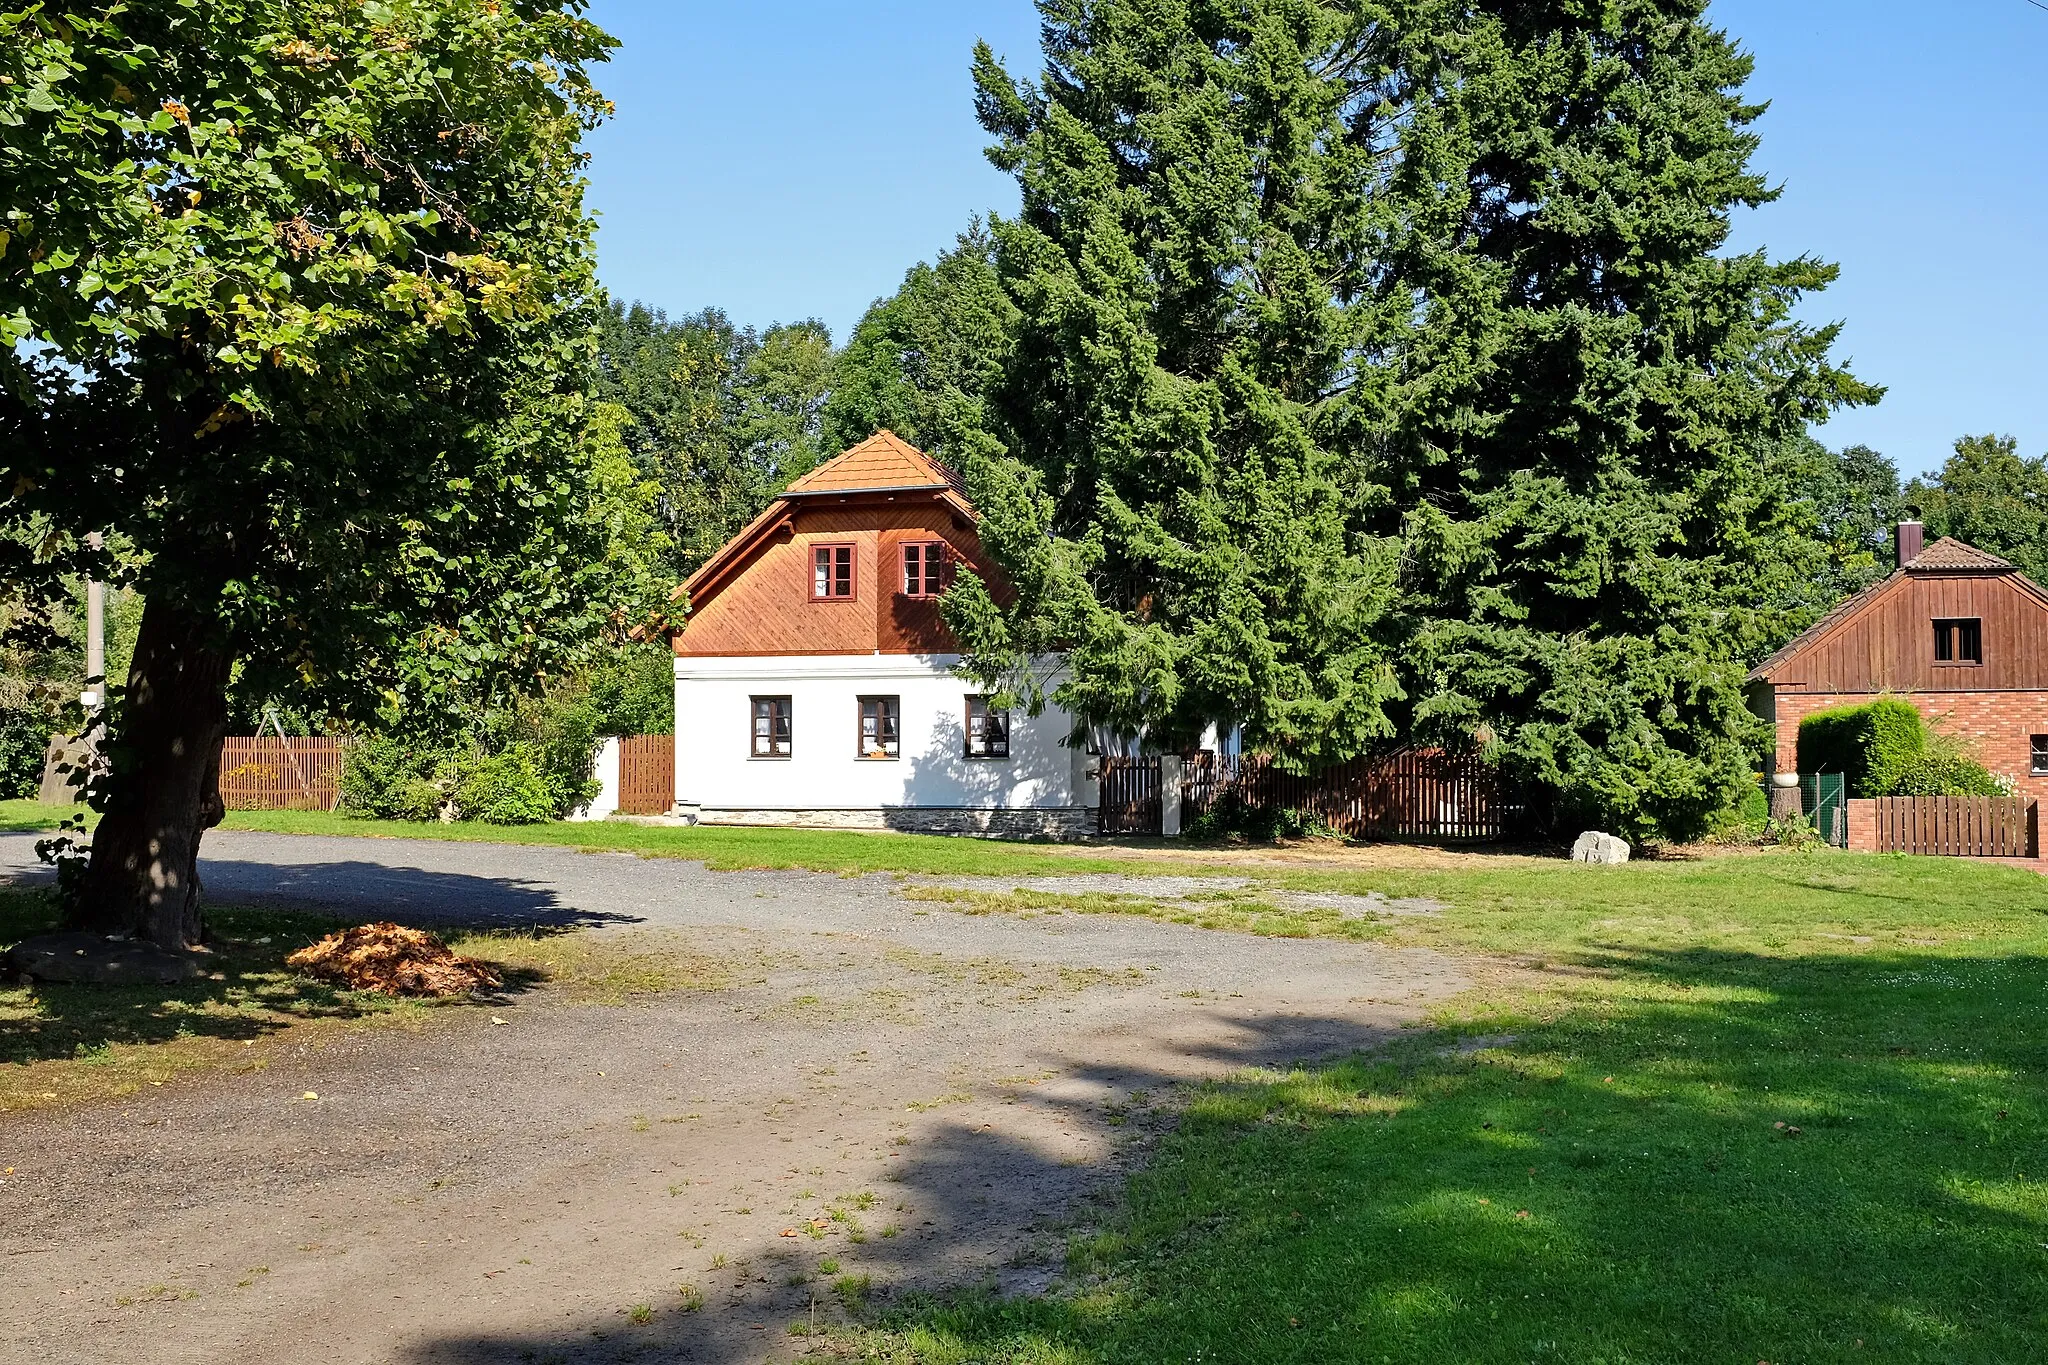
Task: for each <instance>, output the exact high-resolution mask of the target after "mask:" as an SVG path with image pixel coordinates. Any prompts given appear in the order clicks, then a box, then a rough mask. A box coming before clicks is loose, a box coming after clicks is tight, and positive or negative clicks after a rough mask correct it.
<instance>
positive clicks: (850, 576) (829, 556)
mask: <svg viewBox="0 0 2048 1365" xmlns="http://www.w3.org/2000/svg"><path fill="white" fill-rule="evenodd" d="M859 595H860V555H859V553H858V552H857V550H856V547H855V546H854V543H853V542H852V541H850V540H847V541H836V540H835V541H831V542H829V543H827V544H823V545H813V546H811V600H812V601H813V602H851V601H853V600H854V599H855V598H857V597H859Z"/></svg>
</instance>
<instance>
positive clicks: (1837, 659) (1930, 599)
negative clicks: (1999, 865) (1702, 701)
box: [1749, 521, 2048, 798]
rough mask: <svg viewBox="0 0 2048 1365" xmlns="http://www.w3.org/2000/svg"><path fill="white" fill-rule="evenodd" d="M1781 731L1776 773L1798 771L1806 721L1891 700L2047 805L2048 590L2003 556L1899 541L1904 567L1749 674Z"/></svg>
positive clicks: (1958, 545)
mask: <svg viewBox="0 0 2048 1365" xmlns="http://www.w3.org/2000/svg"><path fill="white" fill-rule="evenodd" d="M1749 677H1750V682H1751V684H1752V686H1753V693H1752V701H1753V704H1754V705H1755V707H1756V709H1757V712H1758V714H1760V715H1762V716H1763V717H1764V718H1765V719H1766V720H1769V721H1771V722H1772V723H1773V724H1774V725H1775V726H1776V727H1777V739H1778V742H1777V751H1776V754H1775V756H1774V758H1775V764H1774V771H1777V772H1791V771H1793V770H1794V768H1795V766H1796V764H1797V754H1798V745H1799V722H1800V721H1801V720H1802V719H1804V718H1805V717H1806V716H1809V715H1811V714H1812V713H1814V712H1815V711H1819V710H1821V709H1823V708H1825V707H1830V706H1839V705H1848V704H1854V703H1858V702H1865V701H1871V700H1874V699H1875V698H1877V697H1880V696H1896V697H1899V698H1902V699H1904V700H1906V701H1910V702H1911V703H1912V704H1913V705H1914V707H1915V708H1917V709H1918V710H1919V712H1920V714H1921V715H1922V716H1924V717H1925V718H1926V719H1927V722H1928V725H1929V727H1930V728H1932V729H1934V730H1937V731H1940V732H1942V733H1945V734H1951V735H1956V736H1958V737H1961V738H1965V739H1967V740H1969V741H1970V742H1971V744H1972V745H1973V747H1974V748H1975V751H1976V755H1977V757H1978V759H1979V760H1980V761H1981V762H1982V763H1983V764H1984V766H1985V767H1987V768H1989V769H1990V770H1991V771H1992V772H1993V773H1996V774H1999V775H2001V776H2004V777H2009V778H2011V779H2012V780H2013V782H2014V784H2015V790H2016V791H2017V792H2018V793H2019V794H2020V795H2022V796H2030V797H2035V798H2042V797H2048V591H2043V590H2042V588H2041V587H2040V586H2039V585H2037V584H2036V583H2034V582H2033V580H2031V579H2029V578H2028V577H2027V576H2026V575H2025V574H2023V573H2021V572H2020V571H2019V570H2018V569H2016V568H2014V567H2013V566H2012V565H2011V564H2009V563H2007V562H2006V561H2005V560H2003V559H2000V558H1999V557H1998V556H1997V555H1993V554H1987V553H1985V552H1984V551H1982V550H1979V549H1977V548H1976V547H1975V546H1973V545H1965V544H1964V543H1963V542H1962V541H1960V540H1955V539H1952V538H1948V537H1944V538H1942V539H1940V540H1937V541H1935V542H1934V543H1933V544H1932V545H1924V544H1923V534H1922V531H1921V528H1920V524H1919V523H1918V522H1911V521H1909V522H1904V523H1902V524H1901V525H1900V526H1899V530H1898V568H1897V570H1895V571H1894V572H1893V573H1892V574H1891V576H1890V577H1888V578H1886V579H1884V580H1883V581H1881V582H1878V583H1873V584H1872V585H1871V586H1870V587H1868V588H1865V589H1864V590H1863V591H1862V592H1859V593H1857V594H1856V595H1854V596H1853V597H1850V598H1849V599H1848V600H1846V601H1844V602H1843V603H1842V604H1841V605H1840V606H1838V607H1836V608H1835V609H1834V610H1833V611H1831V612H1829V613H1828V614H1827V615H1826V616H1824V617H1822V618H1821V619H1820V620H1819V621H1817V622H1815V623H1814V625H1813V626H1812V628H1811V629H1809V630H1807V631H1806V632H1805V633H1804V634H1802V635H1801V636H1799V638H1797V639H1795V640H1793V641H1792V642H1791V643H1790V644H1788V645H1786V646H1785V647H1784V648H1783V649H1781V650H1779V651H1778V652H1777V653H1776V654H1773V655H1772V656H1771V657H1770V658H1768V659H1766V660H1764V662H1763V663H1762V664H1760V665H1758V666H1757V668H1756V669H1755V670H1754V671H1752V672H1751V673H1750V675H1749Z"/></svg>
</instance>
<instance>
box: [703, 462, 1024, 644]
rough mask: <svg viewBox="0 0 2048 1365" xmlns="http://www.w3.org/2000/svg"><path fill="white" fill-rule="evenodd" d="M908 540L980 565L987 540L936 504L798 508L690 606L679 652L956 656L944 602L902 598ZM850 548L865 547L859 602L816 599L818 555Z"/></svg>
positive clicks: (859, 564)
mask: <svg viewBox="0 0 2048 1365" xmlns="http://www.w3.org/2000/svg"><path fill="white" fill-rule="evenodd" d="M910 540H943V541H945V542H946V543H947V544H949V545H950V546H952V548H953V553H954V556H955V558H956V560H957V561H959V562H961V563H965V564H970V565H975V566H977V567H981V542H980V540H979V539H978V538H977V537H976V536H975V534H974V532H973V530H972V529H971V528H963V527H962V526H961V525H959V523H958V522H957V521H956V520H955V517H954V514H953V512H952V510H951V509H950V508H948V507H947V506H945V505H944V504H943V503H941V502H938V501H937V500H935V499H931V498H924V499H922V500H917V501H913V500H911V496H910V495H906V496H905V498H904V500H902V501H898V500H896V499H894V498H888V497H882V498H875V499H868V500H859V499H852V500H848V501H847V502H845V503H843V504H842V503H838V502H835V503H833V504H832V505H830V506H811V505H808V504H799V505H798V506H797V507H796V509H795V511H794V513H793V516H792V521H791V526H790V528H789V529H788V530H785V531H782V532H780V533H778V534H775V535H772V536H770V537H768V538H767V539H766V540H765V541H764V542H763V543H762V544H761V545H760V546H758V547H756V548H755V549H754V550H753V551H752V552H751V553H750V554H749V555H748V556H747V557H746V559H745V560H744V561H743V562H742V563H741V564H739V565H737V566H735V568H734V570H733V571H732V572H731V573H729V574H727V575H726V576H725V577H724V578H723V579H722V580H721V581H720V582H719V583H717V584H716V585H714V586H713V587H712V588H711V589H710V590H708V591H707V592H705V593H703V594H702V595H700V596H699V598H698V599H697V600H696V601H693V602H692V603H691V604H690V617H689V624H688V626H687V627H686V628H685V629H684V630H683V631H682V632H681V633H680V634H679V635H677V636H676V642H675V649H676V653H678V654H681V655H686V656H704V655H714V656H722V655H777V654H875V653H880V654H950V653H953V652H955V651H957V650H958V649H959V644H958V642H957V641H956V640H955V639H954V638H953V633H952V632H951V631H950V630H948V629H947V628H946V625H945V622H944V621H943V620H941V619H940V616H939V610H938V604H937V603H936V602H931V601H924V600H919V599H915V598H907V597H905V596H903V594H902V591H901V589H902V553H903V551H902V547H903V543H904V542H905V541H910ZM847 541H850V542H852V543H853V544H854V545H856V546H857V547H858V551H857V553H856V555H855V561H856V567H855V574H856V583H855V589H854V596H853V597H852V599H850V600H836V601H826V602H820V601H815V600H813V599H812V597H811V548H812V547H813V546H814V545H819V544H829V543H835V542H847ZM983 572H986V568H985V567H983Z"/></svg>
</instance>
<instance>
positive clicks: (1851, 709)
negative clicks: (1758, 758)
mask: <svg viewBox="0 0 2048 1365" xmlns="http://www.w3.org/2000/svg"><path fill="white" fill-rule="evenodd" d="M1926 748H1927V726H1926V723H1925V722H1924V721H1922V720H1921V719H1920V713H1919V712H1918V711H1917V710H1915V709H1914V708H1913V705H1912V703H1910V702H1905V701H1900V700H1899V699H1898V698H1896V697H1880V698H1879V699H1878V700H1876V701H1873V702H1865V703H1864V704H1862V705H1860V706H1836V707H1830V708H1829V709H1827V710H1825V711H1816V712H1814V713H1813V714H1812V715H1810V716H1808V717H1807V718H1806V719H1805V720H1802V721H1801V722H1799V771H1800V772H1802V773H1841V774H1843V776H1844V777H1845V779H1846V785H1847V788H1848V794H1849V795H1850V796H1852V797H1862V796H1889V795H1891V794H1892V792H1893V790H1894V789H1895V787H1896V785H1897V783H1898V781H1899V777H1900V775H1901V774H1902V773H1904V772H1905V771H1906V770H1907V768H1909V767H1910V766H1912V765H1913V764H1914V763H1915V762H1916V761H1917V760H1918V759H1919V758H1920V756H1921V754H1922V753H1924V752H1925V750H1926Z"/></svg>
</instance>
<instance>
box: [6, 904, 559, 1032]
mask: <svg viewBox="0 0 2048 1365" xmlns="http://www.w3.org/2000/svg"><path fill="white" fill-rule="evenodd" d="M207 920H208V925H209V931H210V933H211V934H212V935H213V938H212V941H211V943H210V944H209V947H210V948H211V950H212V957H211V960H210V962H209V964H208V965H209V968H210V971H209V974H208V975H207V976H206V977H202V978H200V979H198V980H195V981H187V982H181V983H177V984H174V985H132V986H74V985H63V984H57V983H39V984H34V985H31V984H27V983H18V984H8V983H0V1063H14V1064H27V1063H32V1062H40V1061H50V1060H59V1059H68V1060H78V1061H88V1062H89V1061H96V1060H102V1059H104V1058H105V1057H106V1056H107V1055H108V1049H110V1048H112V1047H115V1046H121V1045H129V1044H155V1043H167V1042H172V1041H174V1040H177V1039H182V1038H194V1037H197V1038H217V1039H225V1040H228V1041H231V1042H239V1041H248V1040H253V1039H256V1038H260V1037H263V1036H264V1035H266V1034H270V1033H275V1032H277V1031H279V1030H281V1029H286V1028H290V1027H292V1026H293V1025H295V1024H299V1023H304V1022H307V1021H310V1020H316V1019H353V1018H360V1017H363V1016H366V1015H372V1014H380V1013H385V1012H388V1011H390V1010H393V1009H397V1008H402V1007H405V1006H407V1005H408V1004H410V1005H412V1006H413V1007H417V1006H418V1005H419V1004H420V1003H421V1002H405V1001H398V1000H393V999H391V998H389V997H386V996H382V995H379V994H376V993H375V992H367V991H354V990H348V989H345V988H343V987H340V986H336V985H333V984H331V983H328V982H324V981H318V980H314V979H313V978H311V977H307V976H303V975H301V974H299V973H298V972H297V971H295V970H293V969H292V968H291V967H289V966H287V965H286V963H285V958H286V957H288V956H290V955H291V954H292V953H294V952H297V951H298V950H299V949H300V948H303V947H305V946H306V945H308V944H310V943H312V942H314V941H315V940H317V939H319V938H320V937H321V936H323V935H325V934H329V933H333V932H334V931H335V930H337V929H341V928H345V927H347V926H348V925H350V924H356V923H360V922H361V919H360V918H336V917H334V916H331V915H316V914H307V913H304V912H300V911H293V910H282V909H270V908H262V907H254V908H252V907H247V906H211V907H209V908H208V910H207ZM57 926H58V909H57V905H56V900H55V897H54V895H53V894H52V893H51V892H50V891H49V890H47V889H35V888H22V887H19V886H16V887H4V888H0V944H11V943H14V942H16V941H18V940H20V939H23V938H27V937H29V936H31V935H34V934H39V933H44V932H47V931H48V930H51V929H54V928H56V927H57ZM543 932H547V931H543ZM501 975H502V976H503V977H504V981H505V986H504V992H505V993H506V994H513V993H519V992H523V991H526V990H530V989H532V988H533V987H535V986H538V985H540V984H541V983H542V982H543V981H544V980H545V975H544V974H543V973H541V972H538V971H535V970H532V969H530V968H524V967H510V966H508V967H505V968H503V969H501ZM426 1003H433V1002H426Z"/></svg>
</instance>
